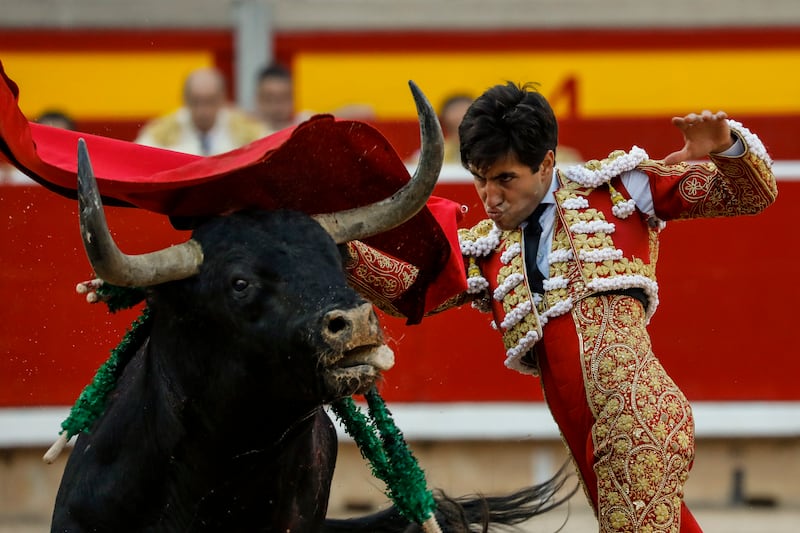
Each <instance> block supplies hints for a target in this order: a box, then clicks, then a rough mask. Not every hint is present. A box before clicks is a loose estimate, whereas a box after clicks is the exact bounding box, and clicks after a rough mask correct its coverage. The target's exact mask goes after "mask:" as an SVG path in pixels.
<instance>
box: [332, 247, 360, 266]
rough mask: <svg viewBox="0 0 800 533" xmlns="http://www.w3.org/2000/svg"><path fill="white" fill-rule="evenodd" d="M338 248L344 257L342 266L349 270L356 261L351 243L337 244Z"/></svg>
mask: <svg viewBox="0 0 800 533" xmlns="http://www.w3.org/2000/svg"><path fill="white" fill-rule="evenodd" d="M336 247H337V248H338V249H339V254H340V255H341V256H342V264H343V265H344V266H345V268H347V265H349V264H350V263H352V262H353V261H355V256H354V255H353V253H352V252H351V251H350V243H349V242H345V243H342V244H337V245H336Z"/></svg>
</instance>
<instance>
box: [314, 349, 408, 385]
mask: <svg viewBox="0 0 800 533" xmlns="http://www.w3.org/2000/svg"><path fill="white" fill-rule="evenodd" d="M393 366H394V352H393V351H392V349H391V348H389V347H388V346H386V345H385V344H372V345H367V346H359V347H356V348H353V349H351V350H348V351H346V352H344V353H343V354H342V356H341V357H340V358H339V359H337V360H336V361H335V362H333V364H332V365H331V366H329V367H328V369H327V372H326V376H325V381H326V384H327V386H328V389H329V390H330V391H331V392H334V394H335V395H337V396H349V395H351V394H363V393H365V392H366V391H367V390H369V388H370V387H371V386H372V385H373V384H374V383H375V381H376V380H378V378H380V374H381V372H383V371H385V370H389V369H390V368H392V367H393Z"/></svg>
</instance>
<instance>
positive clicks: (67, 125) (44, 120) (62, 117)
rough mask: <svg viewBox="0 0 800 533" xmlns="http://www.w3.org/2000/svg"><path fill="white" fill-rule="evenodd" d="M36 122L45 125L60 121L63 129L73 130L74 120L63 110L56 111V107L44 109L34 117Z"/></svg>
mask: <svg viewBox="0 0 800 533" xmlns="http://www.w3.org/2000/svg"><path fill="white" fill-rule="evenodd" d="M36 122H37V123H38V124H45V125H47V126H51V125H53V124H54V123H60V124H63V125H64V129H67V130H72V131H75V121H74V120H72V117H70V116H69V115H67V114H66V113H64V112H63V111H58V110H56V109H49V110H47V111H44V112H43V113H42V114H41V115H39V116H38V117H37V118H36Z"/></svg>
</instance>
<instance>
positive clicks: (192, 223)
mask: <svg viewBox="0 0 800 533" xmlns="http://www.w3.org/2000/svg"><path fill="white" fill-rule="evenodd" d="M210 218H211V217H178V216H171V217H169V223H170V224H172V227H173V228H175V229H177V230H181V231H184V230H185V231H194V230H196V229H197V228H199V227H200V226H202V225H203V224H205V223H206V222H207V221H208V220H209V219H210Z"/></svg>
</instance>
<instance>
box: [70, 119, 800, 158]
mask: <svg viewBox="0 0 800 533" xmlns="http://www.w3.org/2000/svg"><path fill="white" fill-rule="evenodd" d="M734 118H735V119H736V120H738V121H739V122H742V123H743V124H744V125H745V126H747V127H748V128H749V129H750V130H751V131H753V132H755V133H757V134H758V136H759V137H760V138H761V140H762V142H763V143H764V144H765V145H766V147H767V149H768V150H769V152H770V154H771V155H772V157H773V158H774V159H790V160H800V144H798V143H797V138H798V137H800V114H798V115H783V116H768V117H765V116H741V117H740V116H736V117H734ZM147 120H148V118H142V119H139V120H117V119H111V118H109V119H108V120H79V121H78V123H77V127H78V130H80V131H84V132H86V133H93V134H97V135H105V136H106V137H113V138H115V139H122V140H126V141H131V140H133V139H135V138H136V134H137V133H138V131H139V128H141V126H142V124H143V123H144V122H146V121H147ZM372 124H373V125H374V126H375V127H376V128H377V129H378V130H380V131H381V133H383V135H384V136H385V137H386V138H387V139H389V141H390V142H391V143H392V145H393V146H394V148H395V150H396V151H397V152H398V153H399V154H400V156H401V157H402V158H403V159H406V158H408V157H410V156H411V155H412V154H414V153H415V152H416V150H417V149H418V148H419V124H418V123H417V122H414V121H411V120H409V121H388V120H387V121H376V122H373V123H372ZM559 127H560V133H559V143H560V144H561V145H564V146H570V147H573V148H576V149H577V150H578V151H579V152H580V153H581V155H582V156H584V157H585V158H590V159H592V158H594V159H597V158H603V157H605V156H606V155H607V154H608V153H610V152H611V151H613V150H618V149H624V150H628V149H630V148H631V147H632V146H634V145H636V146H639V147H641V148H644V149H645V150H647V152H648V154H649V155H650V157H652V158H654V159H657V158H661V157H664V156H665V155H667V154H668V153H670V152H672V151H674V150H677V149H678V148H680V147H681V146H682V144H683V141H682V137H681V135H680V133H679V132H678V131H677V130H676V129H675V127H674V126H672V124H671V123H670V117H663V118H644V119H638V118H634V119H630V118H629V119H562V120H560V121H559Z"/></svg>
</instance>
